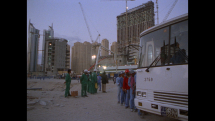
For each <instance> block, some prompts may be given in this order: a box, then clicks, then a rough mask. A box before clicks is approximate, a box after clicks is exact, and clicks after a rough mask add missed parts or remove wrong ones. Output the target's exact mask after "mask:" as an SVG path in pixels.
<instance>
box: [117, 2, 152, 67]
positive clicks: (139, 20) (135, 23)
mask: <svg viewBox="0 0 215 121" xmlns="http://www.w3.org/2000/svg"><path fill="white" fill-rule="evenodd" d="M154 23H155V21H154V2H152V1H148V2H147V3H143V4H142V5H139V6H137V7H135V8H132V9H129V10H128V11H127V41H126V12H124V13H122V14H120V15H118V16H117V44H118V45H117V47H118V54H119V55H122V56H124V57H123V59H122V63H124V64H126V62H134V59H135V58H134V57H135V56H137V54H138V53H137V52H138V51H135V50H131V48H132V47H129V48H128V46H129V44H136V45H139V42H140V39H139V35H140V33H141V32H143V31H144V30H146V29H148V28H150V27H152V26H154ZM131 53H132V55H129V54H131Z"/></svg>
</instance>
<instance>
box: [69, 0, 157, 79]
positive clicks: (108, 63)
mask: <svg viewBox="0 0 215 121" xmlns="http://www.w3.org/2000/svg"><path fill="white" fill-rule="evenodd" d="M79 4H80V7H81V10H82V13H83V17H84V20H85V23H86V26H87V29H88V32H89V36H90V38H91V42H92V44H91V43H89V42H84V43H80V42H76V43H74V46H73V47H72V57H71V59H72V61H71V69H72V70H74V72H75V74H77V75H78V74H82V72H83V70H84V69H88V71H92V70H93V69H94V68H96V69H97V70H98V71H100V72H103V71H104V70H106V72H107V73H108V74H109V75H111V76H113V75H114V73H116V72H117V70H119V71H121V70H125V68H124V66H130V68H136V67H137V64H138V60H139V59H138V52H139V50H140V47H139V43H140V39H139V35H140V33H141V32H142V31H144V30H146V29H148V28H150V27H152V26H154V23H155V21H154V3H153V2H152V1H148V2H146V3H143V4H142V5H139V6H137V7H135V8H131V9H129V10H127V9H126V12H124V13H121V14H120V15H118V16H116V20H117V42H113V43H112V46H111V49H109V41H108V40H107V39H103V40H102V42H101V43H99V42H98V40H99V39H100V36H101V35H100V34H98V36H97V38H96V40H93V39H92V35H91V32H90V29H89V26H88V23H87V19H86V16H85V12H84V9H83V8H82V5H81V3H79ZM112 68H113V69H112Z"/></svg>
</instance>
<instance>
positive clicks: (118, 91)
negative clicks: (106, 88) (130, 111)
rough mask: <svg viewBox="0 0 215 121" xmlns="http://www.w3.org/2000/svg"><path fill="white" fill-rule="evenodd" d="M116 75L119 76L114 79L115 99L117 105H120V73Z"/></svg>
mask: <svg viewBox="0 0 215 121" xmlns="http://www.w3.org/2000/svg"><path fill="white" fill-rule="evenodd" d="M118 74H119V76H118V77H117V78H116V85H117V99H118V103H120V90H121V88H120V78H121V76H122V73H121V72H119V73H118Z"/></svg>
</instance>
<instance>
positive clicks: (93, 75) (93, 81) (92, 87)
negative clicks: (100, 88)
mask: <svg viewBox="0 0 215 121" xmlns="http://www.w3.org/2000/svg"><path fill="white" fill-rule="evenodd" d="M93 71H94V72H93V73H92V75H91V92H92V94H94V93H97V89H96V88H95V83H97V75H96V69H94V70H93Z"/></svg>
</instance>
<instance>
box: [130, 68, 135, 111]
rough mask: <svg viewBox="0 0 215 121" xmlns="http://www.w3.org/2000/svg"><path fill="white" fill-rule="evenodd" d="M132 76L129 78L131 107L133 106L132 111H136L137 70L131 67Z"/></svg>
mask: <svg viewBox="0 0 215 121" xmlns="http://www.w3.org/2000/svg"><path fill="white" fill-rule="evenodd" d="M129 72H130V75H131V76H130V77H129V79H128V86H129V87H130V108H131V112H133V111H134V110H135V111H136V107H135V105H134V96H135V88H136V83H135V78H134V75H135V72H134V70H132V69H130V71H129Z"/></svg>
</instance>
